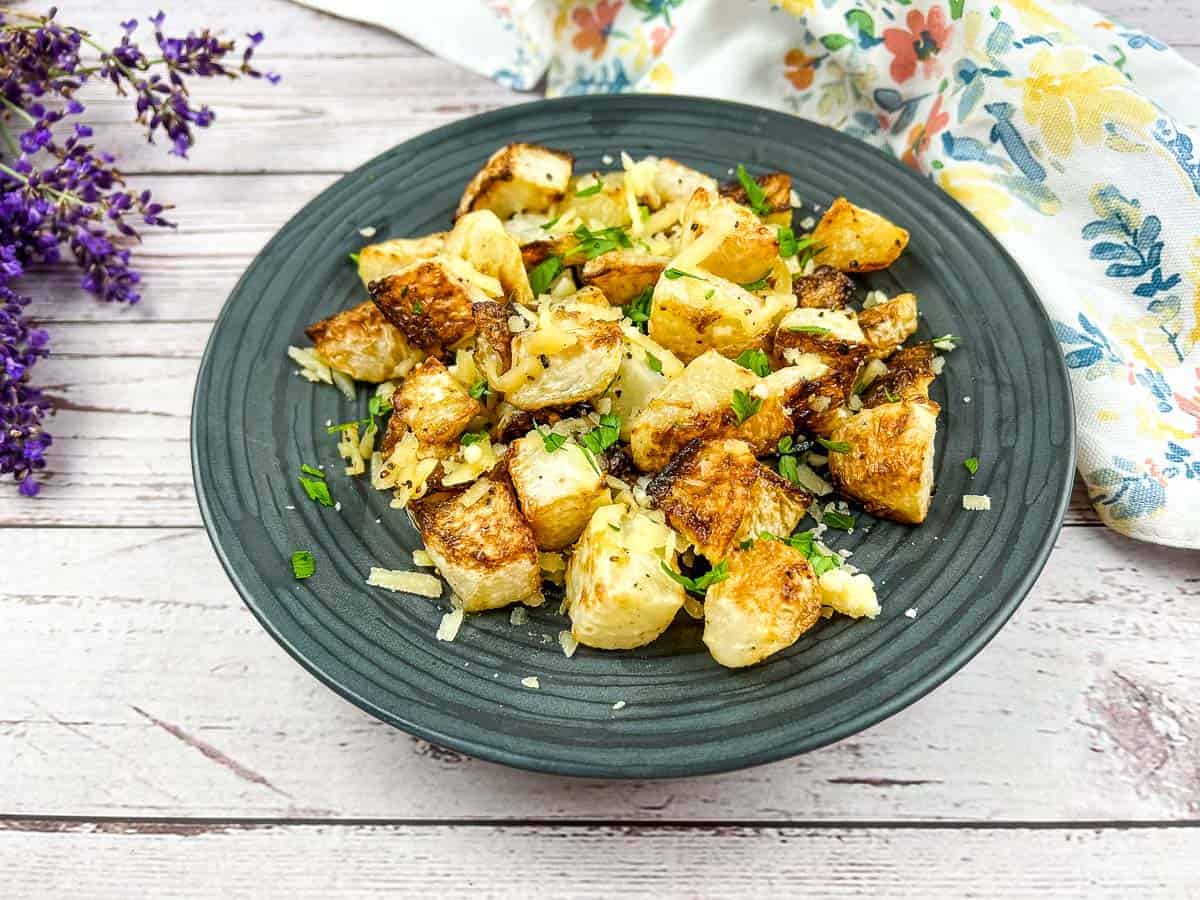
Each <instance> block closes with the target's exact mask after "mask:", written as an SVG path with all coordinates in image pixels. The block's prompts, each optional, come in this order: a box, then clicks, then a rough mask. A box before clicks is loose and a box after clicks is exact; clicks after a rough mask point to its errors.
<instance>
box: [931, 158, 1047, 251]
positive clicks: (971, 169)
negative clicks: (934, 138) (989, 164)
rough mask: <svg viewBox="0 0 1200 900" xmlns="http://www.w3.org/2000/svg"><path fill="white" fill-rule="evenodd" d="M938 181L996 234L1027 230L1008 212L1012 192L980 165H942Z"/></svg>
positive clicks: (1025, 226) (1010, 205)
mask: <svg viewBox="0 0 1200 900" xmlns="http://www.w3.org/2000/svg"><path fill="white" fill-rule="evenodd" d="M938 183H939V184H940V185H941V186H942V189H943V190H944V191H946V193H948V194H949V195H950V196H951V197H953V198H954V199H955V200H957V201H958V202H959V203H961V204H962V205H963V206H965V207H966V208H967V209H968V210H970V211H971V213H972V214H973V215H974V216H975V218H977V219H979V221H980V222H982V223H983V224H984V225H985V226H987V228H988V229H989V230H990V231H992V232H993V233H996V234H999V233H1000V232H1003V231H1008V230H1010V229H1012V228H1014V227H1016V228H1019V229H1021V230H1026V229H1027V228H1028V226H1027V225H1024V223H1022V222H1020V221H1019V220H1014V219H1012V218H1010V216H1009V209H1010V208H1011V207H1012V202H1013V201H1012V196H1011V195H1010V194H1009V193H1008V191H1007V190H1005V189H1004V188H1003V187H1002V186H999V185H997V184H996V183H995V182H994V181H993V180H992V178H991V173H990V172H989V171H988V170H987V169H986V168H985V167H984V166H980V165H973V164H965V165H956V166H953V167H952V168H949V169H942V170H941V173H940V175H939V177H938Z"/></svg>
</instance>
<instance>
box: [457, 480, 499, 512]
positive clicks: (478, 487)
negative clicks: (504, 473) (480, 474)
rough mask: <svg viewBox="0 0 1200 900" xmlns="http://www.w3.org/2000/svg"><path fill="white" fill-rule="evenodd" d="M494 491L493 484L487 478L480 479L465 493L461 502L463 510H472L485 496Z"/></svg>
mask: <svg viewBox="0 0 1200 900" xmlns="http://www.w3.org/2000/svg"><path fill="white" fill-rule="evenodd" d="M491 489H492V483H491V481H490V480H488V479H487V478H480V479H479V480H478V481H476V482H475V483H474V484H473V485H471V486H470V487H469V488H467V489H466V490H465V491H463V495H462V497H460V498H459V499H460V501H461V503H462V506H463V509H470V508H471V507H472V506H474V505H475V504H476V503H478V502H479V501H480V500H482V499H483V497H484V495H485V494H487V492H488V491H490V490H491Z"/></svg>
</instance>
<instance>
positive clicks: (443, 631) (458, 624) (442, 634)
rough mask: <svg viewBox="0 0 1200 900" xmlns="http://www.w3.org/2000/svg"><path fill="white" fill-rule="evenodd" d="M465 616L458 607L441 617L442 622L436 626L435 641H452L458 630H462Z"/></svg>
mask: <svg viewBox="0 0 1200 900" xmlns="http://www.w3.org/2000/svg"><path fill="white" fill-rule="evenodd" d="M465 615H466V614H465V613H464V612H463V610H462V607H461V606H460V607H458V608H457V609H453V610H451V611H450V612H448V613H446V614H445V615H444V616H442V621H441V623H440V624H439V625H438V630H437V639H438V640H439V641H452V640H454V639H455V638H456V637H458V629H460V628H462V623H463V618H464V617H465Z"/></svg>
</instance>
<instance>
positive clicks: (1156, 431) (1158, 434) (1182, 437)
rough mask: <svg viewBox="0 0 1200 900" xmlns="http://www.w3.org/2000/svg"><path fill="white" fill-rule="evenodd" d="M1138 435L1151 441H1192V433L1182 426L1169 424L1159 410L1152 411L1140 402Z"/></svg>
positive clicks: (1138, 408)
mask: <svg viewBox="0 0 1200 900" xmlns="http://www.w3.org/2000/svg"><path fill="white" fill-rule="evenodd" d="M1137 433H1138V437H1140V438H1145V439H1146V440H1150V441H1190V440H1191V439H1192V433H1191V432H1190V431H1185V430H1184V429H1182V428H1176V427H1175V426H1173V425H1168V424H1167V422H1166V420H1165V419H1164V418H1163V417H1162V416H1161V415H1159V414H1158V413H1157V412H1151V411H1150V410H1148V409H1147V408H1146V407H1145V406H1142V405H1141V404H1140V403H1139V404H1138V407H1137Z"/></svg>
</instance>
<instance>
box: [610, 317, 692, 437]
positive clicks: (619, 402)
mask: <svg viewBox="0 0 1200 900" xmlns="http://www.w3.org/2000/svg"><path fill="white" fill-rule="evenodd" d="M621 331H622V333H623V334H624V335H625V347H624V349H623V350H622V352H621V367H620V368H619V369H618V370H617V377H616V378H614V379H613V382H612V384H611V385H609V388H608V391H607V392H606V393H605V396H606V397H608V398H609V399H610V401H611V403H612V406H611V409H610V410H609V411H610V412H612V413H613V414H614V415H617V416H620V417H621V439H622V440H625V441H628V440H629V435H630V433H631V432H632V430H633V420H634V419H636V418H637V416H638V415H639V414H640V413H641V411H642V410H643V409H645V408H646V407H647V406H649V405H650V401H651V400H653V399H654V398H655V397H657V396H658V395H659V394H660V393H662V390H663V388H665V387H666V386H667V381H668V380H669V379H671V378H674V377H675V376H676V375H678V374H679V373H680V372H682V371H683V363H681V362H680V361H679V360H678V359H677V358H676V356H675V354H673V353H672V352H671V351H670V350H667V349H665V348H664V347H660V346H659V345H658V344H657V343H655V342H654V341H653V340H652V339H651V338H649V337H647V336H646V335H644V334H642V333H641V332H640V331H638V330H637V329H636V328H630V327H628V326H623V327H622V329H621ZM651 357H653V359H654V361H655V362H656V363H657V365H655V363H652V362H651Z"/></svg>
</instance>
